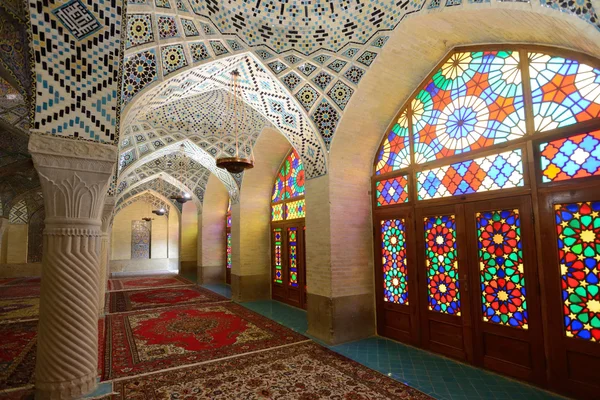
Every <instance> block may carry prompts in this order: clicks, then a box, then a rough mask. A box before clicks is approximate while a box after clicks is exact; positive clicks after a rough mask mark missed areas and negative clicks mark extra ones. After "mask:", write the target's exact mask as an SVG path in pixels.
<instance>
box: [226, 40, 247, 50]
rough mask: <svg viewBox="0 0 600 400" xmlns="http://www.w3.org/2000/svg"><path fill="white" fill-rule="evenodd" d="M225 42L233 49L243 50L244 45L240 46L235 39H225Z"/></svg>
mask: <svg viewBox="0 0 600 400" xmlns="http://www.w3.org/2000/svg"><path fill="white" fill-rule="evenodd" d="M226 42H227V44H228V45H229V47H230V48H231V50H233V51H241V50H244V46H242V45H241V44H240V42H238V41H237V40H233V39H227V40H226Z"/></svg>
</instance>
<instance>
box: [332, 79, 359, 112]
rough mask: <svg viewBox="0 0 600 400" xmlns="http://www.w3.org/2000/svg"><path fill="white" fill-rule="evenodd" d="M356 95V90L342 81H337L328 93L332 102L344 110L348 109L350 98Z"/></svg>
mask: <svg viewBox="0 0 600 400" xmlns="http://www.w3.org/2000/svg"><path fill="white" fill-rule="evenodd" d="M353 93H354V89H352V88H351V87H350V86H348V85H346V84H345V83H344V82H342V81H337V82H336V83H335V85H333V87H332V88H331V90H329V92H328V93H327V94H328V95H329V97H330V98H331V100H333V101H334V103H335V104H337V105H338V107H340V108H341V109H342V110H343V109H344V108H346V105H347V104H348V102H349V101H350V97H351V96H352V94H353Z"/></svg>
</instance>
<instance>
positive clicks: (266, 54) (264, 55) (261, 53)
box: [256, 50, 273, 60]
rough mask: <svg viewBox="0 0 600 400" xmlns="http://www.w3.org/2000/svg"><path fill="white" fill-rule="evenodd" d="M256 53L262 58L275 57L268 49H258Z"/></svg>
mask: <svg viewBox="0 0 600 400" xmlns="http://www.w3.org/2000/svg"><path fill="white" fill-rule="evenodd" d="M256 55H258V56H259V57H260V58H261V60H268V59H269V58H273V54H271V53H269V52H268V51H266V50H256Z"/></svg>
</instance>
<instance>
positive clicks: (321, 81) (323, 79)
mask: <svg viewBox="0 0 600 400" xmlns="http://www.w3.org/2000/svg"><path fill="white" fill-rule="evenodd" d="M332 80H333V76H331V75H329V74H328V73H327V72H324V71H321V72H319V73H318V74H317V75H315V77H314V78H313V82H314V83H315V85H317V86H318V87H320V88H321V89H323V90H325V88H326V87H327V86H329V84H330V83H331V81H332Z"/></svg>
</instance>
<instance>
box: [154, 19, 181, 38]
mask: <svg viewBox="0 0 600 400" xmlns="http://www.w3.org/2000/svg"><path fill="white" fill-rule="evenodd" d="M156 24H157V26H158V36H159V37H160V38H161V39H170V38H176V37H179V36H180V35H179V30H178V29H177V21H175V17H170V16H168V15H159V16H158V19H157V22H156Z"/></svg>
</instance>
